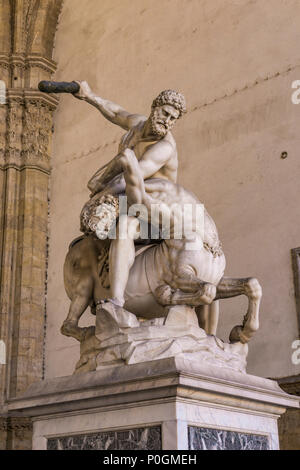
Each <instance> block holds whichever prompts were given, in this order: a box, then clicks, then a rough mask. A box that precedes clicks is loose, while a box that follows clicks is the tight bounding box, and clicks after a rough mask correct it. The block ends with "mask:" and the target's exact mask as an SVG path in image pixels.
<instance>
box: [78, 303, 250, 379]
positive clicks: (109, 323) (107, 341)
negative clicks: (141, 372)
mask: <svg viewBox="0 0 300 470" xmlns="http://www.w3.org/2000/svg"><path fill="white" fill-rule="evenodd" d="M80 353H81V354H80V360H79V361H78V363H77V365H76V370H75V373H82V372H91V371H93V370H96V369H97V370H100V369H103V368H107V367H116V366H121V365H129V364H136V363H141V362H149V361H153V360H157V359H163V358H167V357H175V356H180V357H184V358H185V359H189V360H191V361H196V362H198V363H203V364H207V365H211V366H213V367H225V368H227V369H230V370H235V371H238V372H242V373H245V371H246V357H247V353H248V345H247V344H242V343H240V342H237V343H233V344H229V343H224V342H223V341H222V340H220V339H219V338H217V337H216V336H214V335H208V334H206V332H205V331H204V329H202V328H200V327H199V323H198V318H197V315H196V313H195V310H194V309H193V308H191V307H188V306H186V305H177V306H174V307H171V308H170V310H169V313H168V315H167V318H155V319H153V320H148V321H142V322H139V321H138V319H137V318H136V316H135V315H134V314H132V313H130V312H127V311H126V310H124V309H123V308H121V307H115V306H113V305H112V304H109V303H106V304H102V305H98V306H97V314H96V328H95V330H93V329H89V335H87V338H86V340H84V341H82V342H81V348H80Z"/></svg>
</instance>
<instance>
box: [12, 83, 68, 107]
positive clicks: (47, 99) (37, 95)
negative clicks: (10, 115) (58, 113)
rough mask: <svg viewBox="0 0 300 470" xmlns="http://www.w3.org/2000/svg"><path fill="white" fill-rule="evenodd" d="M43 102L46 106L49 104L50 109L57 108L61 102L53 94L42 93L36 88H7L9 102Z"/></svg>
mask: <svg viewBox="0 0 300 470" xmlns="http://www.w3.org/2000/svg"><path fill="white" fill-rule="evenodd" d="M14 102H18V103H22V104H24V103H26V102H31V103H41V104H42V105H44V106H48V107H49V108H50V109H52V110H55V109H56V108H57V106H58V103H59V98H58V97H57V96H56V95H53V94H51V95H50V94H46V93H41V92H40V91H39V90H35V89H30V88H28V89H23V88H9V89H8V90H7V103H8V105H9V104H10V103H14Z"/></svg>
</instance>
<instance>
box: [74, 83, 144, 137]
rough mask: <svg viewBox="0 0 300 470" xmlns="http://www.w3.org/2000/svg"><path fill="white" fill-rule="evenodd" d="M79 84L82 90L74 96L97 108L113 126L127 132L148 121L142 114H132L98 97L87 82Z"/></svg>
mask: <svg viewBox="0 0 300 470" xmlns="http://www.w3.org/2000/svg"><path fill="white" fill-rule="evenodd" d="M77 83H78V84H79V85H80V90H79V92H78V93H75V94H74V95H73V96H75V97H76V98H78V99H80V100H84V101H86V102H87V103H89V104H91V105H92V106H95V108H97V109H98V110H99V111H100V112H101V114H102V115H103V116H104V117H105V118H106V119H108V121H110V122H112V123H113V124H116V125H117V126H120V127H122V128H123V129H125V130H129V129H131V128H132V127H134V126H136V125H137V124H138V123H139V122H140V121H145V120H146V117H145V116H142V115H141V114H131V113H129V112H128V111H125V109H123V108H122V107H121V106H120V105H118V104H116V103H113V102H112V101H109V100H106V99H103V98H101V97H100V96H96V95H95V94H94V93H93V92H92V90H91V88H90V87H89V85H88V83H87V82H85V81H83V82H77Z"/></svg>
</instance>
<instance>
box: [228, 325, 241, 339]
mask: <svg viewBox="0 0 300 470" xmlns="http://www.w3.org/2000/svg"><path fill="white" fill-rule="evenodd" d="M242 330H243V327H242V325H238V326H235V327H234V328H232V330H231V332H230V335H229V341H230V343H237V342H238V341H241V334H242Z"/></svg>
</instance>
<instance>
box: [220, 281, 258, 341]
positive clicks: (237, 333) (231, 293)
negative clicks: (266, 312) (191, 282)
mask: <svg viewBox="0 0 300 470" xmlns="http://www.w3.org/2000/svg"><path fill="white" fill-rule="evenodd" d="M238 295H246V296H247V297H248V300H249V303H248V310H247V313H246V315H245V317H244V321H243V324H242V325H238V326H235V327H234V328H233V329H232V330H231V333H230V336H229V339H230V342H231V343H234V342H237V341H240V342H241V343H248V341H249V340H250V339H251V337H252V336H253V334H254V333H255V332H256V331H257V330H258V328H259V305H260V300H261V297H262V290H261V286H260V284H259V282H258V280H257V279H255V278H241V279H233V278H225V277H224V278H223V279H221V281H220V283H219V284H218V286H217V295H216V299H228V298H230V297H236V296H238Z"/></svg>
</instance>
